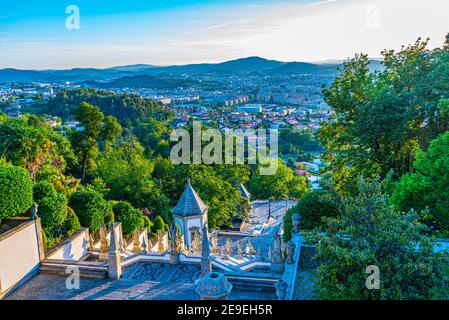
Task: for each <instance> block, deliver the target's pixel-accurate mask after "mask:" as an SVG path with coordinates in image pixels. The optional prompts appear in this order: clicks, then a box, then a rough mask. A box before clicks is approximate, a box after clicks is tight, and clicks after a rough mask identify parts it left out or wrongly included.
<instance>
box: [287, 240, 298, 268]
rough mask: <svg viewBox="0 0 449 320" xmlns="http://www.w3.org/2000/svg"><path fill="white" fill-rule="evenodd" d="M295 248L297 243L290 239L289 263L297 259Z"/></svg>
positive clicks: (288, 245) (288, 244)
mask: <svg viewBox="0 0 449 320" xmlns="http://www.w3.org/2000/svg"><path fill="white" fill-rule="evenodd" d="M295 249H296V244H295V243H294V242H293V241H289V242H288V243H287V263H288V264H292V263H293V262H294V260H295V258H294V256H295Z"/></svg>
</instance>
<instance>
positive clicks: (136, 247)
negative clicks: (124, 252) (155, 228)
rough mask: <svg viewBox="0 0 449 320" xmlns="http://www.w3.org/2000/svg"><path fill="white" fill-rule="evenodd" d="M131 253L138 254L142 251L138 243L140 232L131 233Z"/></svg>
mask: <svg viewBox="0 0 449 320" xmlns="http://www.w3.org/2000/svg"><path fill="white" fill-rule="evenodd" d="M132 251H133V253H139V252H141V251H142V244H141V243H140V232H139V230H138V229H136V230H134V233H133V250H132Z"/></svg>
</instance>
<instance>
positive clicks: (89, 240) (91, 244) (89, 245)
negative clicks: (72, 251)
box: [86, 231, 94, 251]
mask: <svg viewBox="0 0 449 320" xmlns="http://www.w3.org/2000/svg"><path fill="white" fill-rule="evenodd" d="M86 232H87V249H88V250H89V251H94V239H93V237H92V234H91V233H90V232H89V231H86Z"/></svg>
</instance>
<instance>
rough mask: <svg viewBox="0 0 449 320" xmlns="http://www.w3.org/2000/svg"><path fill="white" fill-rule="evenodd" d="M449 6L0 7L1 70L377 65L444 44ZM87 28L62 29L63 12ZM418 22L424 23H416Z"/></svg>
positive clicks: (240, 1)
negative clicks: (402, 52)
mask: <svg viewBox="0 0 449 320" xmlns="http://www.w3.org/2000/svg"><path fill="white" fill-rule="evenodd" d="M448 3H449V1H447V0H426V1H424V0H324V1H323V0H321V1H318V0H127V1H123V0H122V1H117V0H110V1H106V0H90V1H88V0H70V1H65V0H41V1H25V0H15V1H11V0H0V68H5V67H15V68H30V69H49V68H56V69H62V68H72V67H108V66H113V65H125V64H134V63H148V64H158V65H169V64H186V63H197V62H217V61H224V60H228V59H234V58H239V57H245V56H253V55H258V56H263V57H266V58H272V59H278V60H284V61H322V60H328V59H345V58H347V57H349V56H352V55H353V54H354V53H355V52H360V51H363V52H366V53H368V54H370V55H372V56H378V55H379V53H380V51H381V50H382V49H384V48H400V45H402V44H407V43H410V42H413V41H414V40H415V39H416V38H417V37H418V36H424V37H426V36H430V37H432V39H433V40H434V41H435V44H436V45H440V44H441V41H442V39H443V38H444V35H445V33H446V32H449V24H448V21H449V19H447V17H446V15H447V12H448V10H449V4H448ZM69 5H76V6H78V7H79V9H80V29H79V30H69V29H67V28H66V27H65V22H66V18H67V16H68V15H67V14H66V12H65V11H66V7H67V6H69ZM417 21H419V23H417Z"/></svg>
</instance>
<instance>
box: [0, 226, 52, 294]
mask: <svg viewBox="0 0 449 320" xmlns="http://www.w3.org/2000/svg"><path fill="white" fill-rule="evenodd" d="M44 257H45V253H44V246H43V241H42V228H41V223H40V219H37V220H23V222H22V223H21V224H19V225H18V226H17V227H15V228H13V229H11V230H8V231H6V232H5V233H3V234H1V235H0V298H2V297H3V296H4V295H6V294H7V293H8V292H10V291H11V290H13V289H15V288H16V287H17V286H19V285H20V284H21V283H22V282H23V281H25V280H26V279H28V278H29V277H31V276H32V275H34V273H35V272H36V271H37V269H38V268H39V265H40V262H41V261H42V260H43V259H44Z"/></svg>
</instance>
